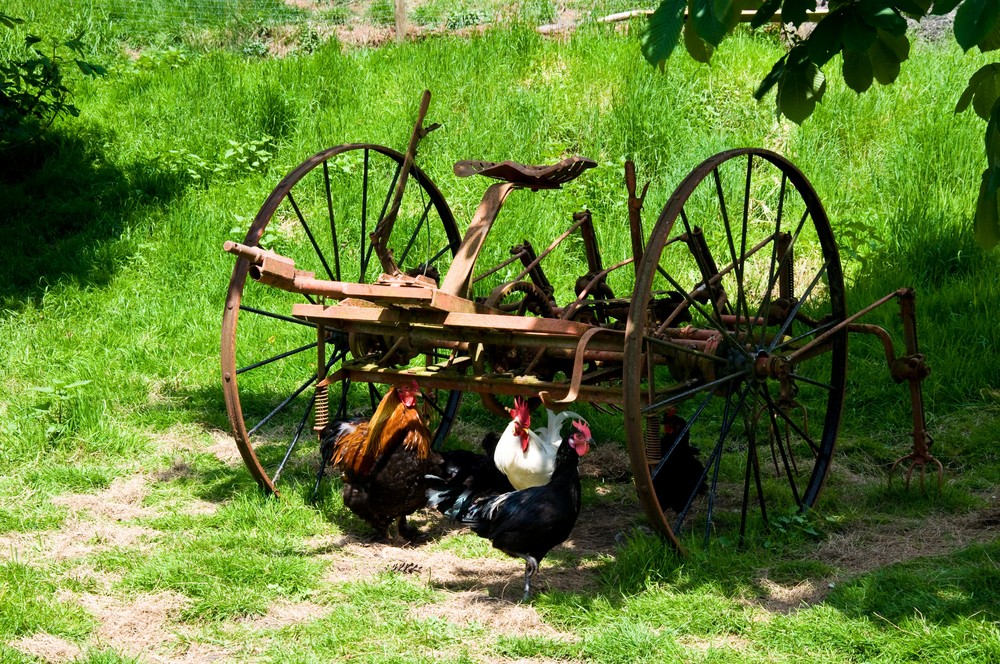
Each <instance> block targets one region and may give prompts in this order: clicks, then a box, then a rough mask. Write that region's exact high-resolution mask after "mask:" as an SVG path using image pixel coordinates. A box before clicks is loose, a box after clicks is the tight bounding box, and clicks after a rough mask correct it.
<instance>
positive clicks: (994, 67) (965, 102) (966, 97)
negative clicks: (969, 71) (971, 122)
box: [955, 62, 1000, 120]
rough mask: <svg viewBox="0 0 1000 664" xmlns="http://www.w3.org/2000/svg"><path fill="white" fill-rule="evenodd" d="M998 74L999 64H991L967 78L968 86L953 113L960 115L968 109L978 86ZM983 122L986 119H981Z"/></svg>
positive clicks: (999, 70) (999, 71)
mask: <svg viewBox="0 0 1000 664" xmlns="http://www.w3.org/2000/svg"><path fill="white" fill-rule="evenodd" d="M998 73H1000V63H995V62H994V63H992V64H988V65H983V66H982V67H980V68H979V69H977V70H976V73H974V74H973V75H972V76H970V77H969V84H968V85H967V86H965V90H964V91H963V92H962V96H961V97H959V99H958V104H957V105H956V106H955V112H956V113H961V112H962V111H964V110H965V109H967V108H968V107H969V104H970V103H972V97H973V95H975V94H976V90H978V89H979V85H980V84H981V83H982V82H983V81H985V80H986V79H987V78H990V77H991V76H992V77H995V76H997V74H998ZM983 119H984V120H987V119H989V118H988V117H986V118H983Z"/></svg>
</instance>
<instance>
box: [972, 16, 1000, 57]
mask: <svg viewBox="0 0 1000 664" xmlns="http://www.w3.org/2000/svg"><path fill="white" fill-rule="evenodd" d="M977 46H978V47H979V50H980V51H981V52H983V53H988V52H989V51H995V50H997V49H998V48H1000V21H997V24H996V25H995V26H993V32H991V33H990V34H988V35H986V36H985V37H984V38H983V40H982V41H980V42H979V43H978V44H977Z"/></svg>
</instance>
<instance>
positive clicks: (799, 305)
mask: <svg viewBox="0 0 1000 664" xmlns="http://www.w3.org/2000/svg"><path fill="white" fill-rule="evenodd" d="M829 266H830V259H829V258H828V259H826V260H825V261H823V265H822V266H820V268H819V270H818V271H817V272H816V276H815V277H813V280H812V281H811V282H810V283H809V287H808V288H806V289H805V291H804V292H803V293H802V297H801V298H800V299H799V300H798V301H797V302H796V303H795V306H794V307H792V311H791V313H790V314H788V318H786V319H785V322H784V323H782V324H781V329H780V330H778V333H777V334H775V335H774V340H773V341H772V342H771V345H770V347H768V349H767V351H768V352H769V353H770V352H773V351H774V347H775V346H777V345H778V340H779V339H781V338H782V337H783V336H784V335H785V332H786V331H787V330H788V327H789V326H790V325H791V324H792V321H793V320H795V316H796V315H797V314H798V313H799V309H801V308H802V305H803V304H804V303H805V301H806V300H808V299H809V295H810V294H812V291H813V289H814V288H816V284H818V283H819V280H820V277H822V276H823V275H824V274H825V273H826V268H828V267H829Z"/></svg>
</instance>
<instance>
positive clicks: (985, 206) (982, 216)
mask: <svg viewBox="0 0 1000 664" xmlns="http://www.w3.org/2000/svg"><path fill="white" fill-rule="evenodd" d="M991 170H992V169H989V168H988V169H986V170H985V171H983V178H982V181H981V182H980V184H979V198H978V199H977V200H976V216H975V218H974V219H973V222H972V233H973V235H974V236H975V238H976V242H978V243H979V244H980V246H982V247H983V248H984V249H992V248H993V247H995V246H997V244H998V243H1000V214H998V211H1000V205H998V204H997V203H998V201H997V196H998V195H1000V190H998V191H994V192H992V193H991V192H990V191H989V179H990V171H991Z"/></svg>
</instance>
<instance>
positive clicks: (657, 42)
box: [642, 0, 1000, 248]
mask: <svg viewBox="0 0 1000 664" xmlns="http://www.w3.org/2000/svg"><path fill="white" fill-rule="evenodd" d="M744 6H746V8H749V9H755V10H756V11H755V12H754V15H753V17H752V18H751V20H750V25H751V27H754V28H759V27H761V26H763V25H764V24H765V23H767V22H769V21H772V20H774V17H775V16H776V15H777V14H778V12H779V11H780V12H781V16H780V20H781V21H782V22H783V23H790V24H792V25H793V26H795V27H799V26H801V25H802V24H803V23H806V22H808V21H815V28H814V29H813V30H812V32H810V33H809V35H808V37H805V38H804V39H803V40H802V41H801V43H799V44H795V45H793V46H792V48H791V50H790V51H789V52H788V53H787V54H785V55H784V56H782V57H781V58H780V59H779V60H778V61H777V62H776V63H774V66H773V67H772V68H771V71H770V72H768V74H767V75H766V76H765V77H764V79H763V80H762V81H761V83H760V85H759V86H758V87H757V90H756V92H755V93H754V97H755V98H756V99H757V100H758V101H759V100H761V99H763V98H764V97H765V96H766V95H767V94H768V92H770V91H771V89H772V88H773V89H775V91H776V92H775V104H776V110H777V113H778V114H779V115H784V116H785V117H787V118H788V119H789V120H791V121H792V122H795V123H796V124H801V123H802V122H804V121H805V120H806V119H807V118H808V117H809V116H810V115H812V113H813V111H814V110H815V108H816V104H818V103H820V102H821V101H822V100H823V93H824V92H825V90H826V79H825V77H824V74H823V70H822V69H823V67H824V66H825V65H826V64H827V63H829V62H830V60H831V59H832V58H833V57H834V56H835V55H836V54H838V53H840V54H842V56H843V57H842V65H841V71H842V74H843V76H844V82H845V83H846V84H847V86H848V87H849V88H851V89H852V90H854V91H855V92H857V93H859V94H860V93H862V92H865V91H866V90H868V89H869V88H870V87H871V86H872V83H873V82H875V81H878V82H879V83H880V84H881V85H890V84H892V83H893V82H894V81H895V80H896V78H897V77H898V76H899V72H900V67H901V65H902V63H903V62H905V61H906V60H907V59H908V58H909V57H910V42H909V39H908V38H907V36H906V33H907V28H908V24H907V22H906V17H910V18H914V19H917V20H919V19H920V18H923V17H925V16H929V15H932V14H933V15H944V14H948V13H950V12H951V11H953V10H956V8H957V11H956V12H955V22H954V34H955V40H956V41H957V42H958V44H959V45H960V46H961V47H962V48H963V49H965V50H969V49H970V48H973V47H978V48H979V50H980V51H982V52H983V53H986V52H988V51H993V50H996V49H998V48H1000V3H998V2H996V0H830V3H829V10H830V11H829V13H827V14H823V15H817V14H810V12H814V11H815V10H816V2H815V0H747V1H746V2H741V0H661V2H660V5H659V7H657V9H656V10H655V11H654V12H653V14H652V15H651V16H650V17H649V22H648V23H647V25H646V29H645V31H644V33H643V36H642V54H643V56H644V57H645V58H646V60H648V61H649V62H650V63H651V64H653V65H656V66H659V67H660V68H663V66H664V63H665V61H666V59H667V58H668V57H670V55H671V53H673V51H674V47H675V46H676V45H677V42H678V41H679V39H680V36H681V33H682V32H683V35H684V44H685V47H686V48H687V50H688V53H689V54H690V55H691V57H692V58H694V59H695V60H697V61H698V62H708V61H709V59H710V58H711V57H712V50H713V48H714V47H715V46H718V45H719V43H720V42H721V41H722V39H723V38H724V37H725V36H726V35H727V34H728V33H729V32H731V31H732V29H733V27H734V26H735V24H736V22H737V21H738V18H739V15H740V11H741V10H742V9H743V8H744ZM998 94H1000V63H995V64H991V65H986V66H985V67H983V68H982V69H980V70H979V71H978V72H976V73H975V74H974V75H973V76H972V78H971V79H970V81H969V85H968V87H967V88H966V90H965V92H964V93H963V94H962V97H961V99H960V100H959V102H958V106H957V108H956V109H955V110H956V112H961V111H963V110H965V109H966V108H968V106H969V105H970V103H971V104H972V106H973V108H974V109H975V111H976V113H977V115H979V116H980V117H981V118H983V119H984V120H987V128H986V139H985V143H986V157H987V162H988V168H987V169H986V171H985V172H984V173H983V178H982V183H981V185H980V190H979V200H978V203H977V205H976V214H975V221H974V231H975V235H976V238H977V240H978V241H979V242H980V243H981V244H982V245H983V246H984V247H986V248H992V247H994V246H996V245H997V244H998V243H1000V214H998V206H1000V198H998V197H1000V133H998V132H1000V129H998V125H997V122H998V111H997V109H996V101H997V97H998Z"/></svg>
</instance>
